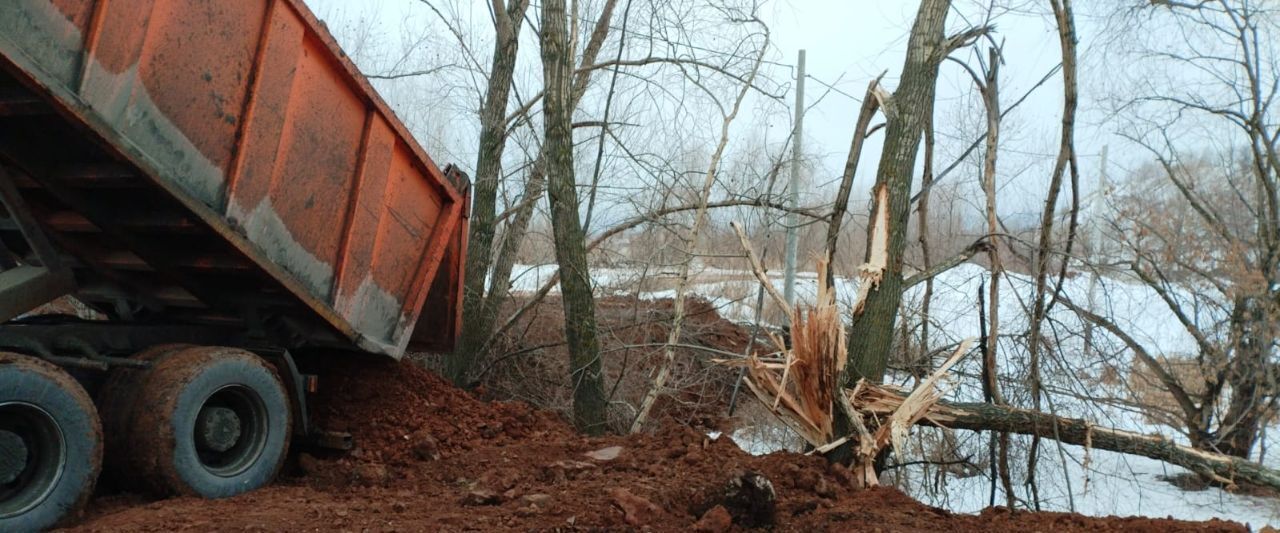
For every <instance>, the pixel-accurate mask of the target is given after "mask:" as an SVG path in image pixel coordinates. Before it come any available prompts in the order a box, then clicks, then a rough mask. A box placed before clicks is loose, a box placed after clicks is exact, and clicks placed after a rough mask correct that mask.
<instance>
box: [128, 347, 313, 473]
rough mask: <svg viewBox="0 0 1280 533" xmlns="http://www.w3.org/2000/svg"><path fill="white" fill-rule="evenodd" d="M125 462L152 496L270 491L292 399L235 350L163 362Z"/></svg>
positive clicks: (189, 352)
mask: <svg viewBox="0 0 1280 533" xmlns="http://www.w3.org/2000/svg"><path fill="white" fill-rule="evenodd" d="M135 393H136V395H137V396H136V398H134V400H133V402H134V407H133V408H132V411H133V412H132V414H131V415H130V416H129V420H128V423H127V426H128V430H127V431H126V433H125V441H124V445H125V447H126V449H128V450H129V451H128V452H127V454H126V455H125V456H124V457H122V458H116V459H115V460H119V462H120V463H122V464H123V465H124V466H125V467H126V469H128V470H129V471H130V472H131V473H132V474H133V476H134V477H135V478H136V479H137V480H138V481H141V483H142V484H143V486H144V487H145V488H148V489H150V490H151V491H152V492H154V493H156V494H158V495H162V496H167V495H192V496H202V497H205V498H225V497H228V496H234V495H237V494H241V493H244V492H248V491H251V490H254V489H257V488H259V487H262V486H264V485H266V484H268V483H270V482H271V481H272V480H273V479H275V476H276V474H277V473H278V472H279V471H280V467H281V465H283V464H284V460H285V455H286V453H287V452H288V448H289V440H290V436H291V433H292V420H291V411H290V405H289V399H288V395H287V394H286V392H285V388H284V385H282V384H281V381H280V378H279V376H278V375H277V374H276V371H275V369H274V368H272V366H271V365H269V364H268V363H266V362H265V361H263V360H262V359H261V358H259V357H258V356H256V355H254V354H252V353H249V352H246V351H244V350H238V349H233V348H219V347H206V346H196V347H188V348H183V349H180V350H177V351H175V352H172V353H168V354H166V355H164V356H163V357H159V358H157V360H156V361H155V365H154V366H152V367H151V369H150V370H149V371H148V372H146V373H145V376H144V377H143V379H142V380H141V383H140V385H139V387H138V388H137V390H136V391H135Z"/></svg>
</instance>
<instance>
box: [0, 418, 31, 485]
mask: <svg viewBox="0 0 1280 533" xmlns="http://www.w3.org/2000/svg"><path fill="white" fill-rule="evenodd" d="M28 457H29V452H28V451H27V443H26V442H25V441H23V440H22V437H21V436H19V435H18V434H17V433H14V432H12V431H6V430H3V429H0V485H4V484H9V483H13V482H14V480H16V479H18V476H19V475H22V471H23V470H26V469H27V458H28Z"/></svg>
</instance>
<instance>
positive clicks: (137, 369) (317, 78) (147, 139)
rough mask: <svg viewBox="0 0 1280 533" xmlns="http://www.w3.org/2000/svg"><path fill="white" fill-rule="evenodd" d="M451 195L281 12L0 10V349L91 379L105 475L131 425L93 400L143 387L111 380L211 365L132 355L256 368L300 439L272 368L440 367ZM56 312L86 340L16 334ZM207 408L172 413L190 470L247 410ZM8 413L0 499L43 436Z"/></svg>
mask: <svg viewBox="0 0 1280 533" xmlns="http://www.w3.org/2000/svg"><path fill="white" fill-rule="evenodd" d="M468 187H469V184H468V182H467V178H466V176H465V175H463V174H462V173H461V172H457V171H455V170H452V169H451V168H450V169H446V170H442V169H440V168H439V167H437V165H436V164H435V163H434V162H433V161H432V160H431V158H430V157H429V156H428V155H427V154H426V153H425V152H424V151H423V149H422V148H421V147H420V146H419V145H418V143H417V142H416V141H415V140H414V139H413V137H412V136H411V135H410V134H409V132H408V131H407V129H406V128H405V126H404V125H403V124H402V123H401V122H400V121H399V120H398V119H397V118H396V117H395V115H394V114H393V113H392V112H391V110H390V109H389V108H388V106H387V105H386V104H385V103H384V102H383V101H382V100H381V99H380V98H379V97H378V95H377V93H376V92H375V91H374V89H373V88H372V87H371V86H370V84H369V82H368V81H367V80H366V79H365V78H364V77H363V76H361V75H360V73H359V72H358V70H357V69H356V68H355V66H354V65H353V63H352V62H351V61H350V60H349V59H348V58H347V57H346V56H345V55H344V54H343V53H342V51H341V50H340V48H339V47H338V46H337V44H336V43H335V41H334V39H333V37H332V36H331V35H329V33H328V31H327V30H326V29H325V27H324V25H323V24H322V23H320V22H319V21H318V20H317V19H316V17H315V16H314V15H313V14H312V13H311V12H310V11H309V10H308V9H307V7H306V6H305V5H304V4H303V3H302V2H301V0H237V1H214V0H6V1H4V2H0V200H3V204H4V207H5V212H6V213H5V216H4V217H3V218H0V243H2V244H3V248H4V249H3V250H0V256H2V257H0V267H3V268H4V269H5V270H4V271H3V272H0V320H5V321H7V322H6V323H5V324H4V325H3V326H0V351H3V352H8V353H11V354H12V355H11V356H9V357H10V359H14V358H18V359H22V358H33V357H34V358H39V359H43V360H44V361H45V362H51V363H54V364H56V365H58V366H59V367H62V368H78V369H80V370H78V371H77V372H79V373H80V374H84V373H86V372H89V373H92V372H101V373H103V375H105V376H106V377H105V378H102V377H100V378H98V379H94V378H83V377H82V376H78V377H81V380H80V381H82V382H84V383H86V384H91V386H90V387H89V388H90V391H93V389H95V388H96V387H94V386H92V384H93V383H98V382H105V384H104V385H102V388H103V391H102V392H100V393H98V394H97V396H98V398H96V400H97V402H96V403H97V409H98V410H100V411H101V418H102V420H103V427H104V430H105V432H106V447H107V453H108V456H107V464H108V467H110V465H111V464H112V461H113V458H112V457H111V456H110V454H111V451H112V446H113V444H112V439H113V438H115V437H113V431H114V430H117V429H119V430H120V431H146V430H147V428H142V427H133V426H129V425H128V424H129V423H131V422H128V421H126V422H121V423H120V424H123V425H119V426H118V427H117V425H116V419H117V418H126V419H130V418H131V417H129V416H123V417H121V416H117V414H116V413H115V412H112V411H114V410H118V411H130V409H133V407H132V406H126V407H119V406H116V405H114V404H113V403H112V402H113V401H115V400H112V399H110V398H108V399H104V398H103V395H104V394H105V395H108V396H109V395H110V394H116V395H121V396H147V394H146V391H145V390H144V391H132V393H120V392H115V393H112V392H111V391H113V390H117V389H124V390H130V389H131V388H134V387H144V386H151V385H144V384H145V383H149V382H150V381H155V380H156V379H158V378H154V379H153V378H150V377H139V376H136V375H133V374H148V375H149V374H150V373H157V372H158V371H153V370H152V369H153V368H160V367H164V366H165V365H177V364H179V363H174V362H172V361H174V360H183V361H187V363H183V364H189V365H196V366H198V364H197V363H196V362H194V361H205V360H209V359H211V358H212V359H217V358H216V357H212V356H208V354H207V353H205V355H203V356H202V355H198V354H195V355H193V354H192V353H187V352H192V351H193V350H192V349H188V348H183V349H178V350H176V352H175V351H174V350H172V349H170V350H169V351H168V352H165V353H166V355H163V356H157V355H155V353H156V352H157V350H158V349H150V350H149V348H152V347H155V346H158V345H163V346H171V345H175V344H194V345H205V346H202V348H208V347H209V345H216V346H218V347H222V348H226V350H224V351H235V352H237V353H239V352H247V353H252V354H256V355H257V356H259V357H261V358H264V360H266V361H267V362H269V363H270V365H269V370H270V371H271V373H274V374H275V375H276V381H278V382H279V383H280V384H281V385H282V387H283V390H285V392H286V393H287V395H288V397H289V398H290V403H291V404H292V409H291V410H292V413H291V415H292V417H293V420H292V424H293V427H294V428H295V429H297V428H298V427H299V426H302V427H303V430H302V431H300V432H299V434H302V433H306V432H309V431H310V429H311V428H307V427H306V426H307V424H306V422H307V421H306V418H305V405H299V404H302V403H305V394H304V393H305V392H306V391H305V390H304V389H306V388H307V387H308V386H309V385H313V384H311V383H309V382H308V379H307V376H305V375H303V374H301V373H299V371H298V370H297V367H296V365H295V364H294V359H295V358H300V357H305V356H306V354H308V353H312V352H317V351H320V350H325V351H334V350H338V351H348V352H353V353H354V352H364V353H376V354H381V355H385V356H389V357H392V358H400V357H402V356H403V354H404V353H405V352H406V350H407V349H409V347H410V345H411V344H413V345H414V346H415V347H422V348H429V349H437V350H438V349H444V348H447V347H449V346H451V343H452V341H453V340H454V338H455V337H456V335H457V332H458V329H459V325H460V311H461V293H460V291H461V286H462V283H461V278H462V274H463V273H462V264H463V261H462V257H463V256H464V255H465V247H466V217H467V209H468V200H467V196H468V190H467V189H468ZM66 295H70V296H74V298H75V300H76V301H78V302H82V303H83V304H85V305H86V306H88V307H89V308H90V310H91V313H89V314H93V315H95V316H98V317H104V318H105V320H96V321H86V320H82V319H73V318H58V317H49V316H47V315H46V316H43V317H32V316H30V315H29V313H30V312H31V311H32V310H33V309H35V308H37V307H40V306H42V305H44V304H47V303H49V302H50V301H52V300H54V299H56V298H58V297H61V296H66ZM184 350H185V351H184ZM159 351H161V352H163V351H164V350H159ZM194 351H196V352H199V351H200V350H194ZM138 352H146V353H150V354H151V355H148V356H145V357H142V356H139V357H133V356H132V355H133V354H135V353H138ZM170 352H173V353H177V354H178V355H173V353H170ZM203 352H209V350H208V349H205V350H203ZM219 353H221V352H219ZM4 357H6V356H0V369H4V368H9V369H10V371H11V372H10V373H11V374H12V375H13V376H19V377H10V378H9V379H10V380H19V381H20V380H23V379H28V378H31V376H33V375H35V374H39V372H37V371H36V370H32V368H35V367H31V365H26V366H27V367H30V368H26V370H25V371H26V372H28V373H27V374H22V373H21V372H18V371H16V370H13V368H15V367H18V366H24V365H9V366H7V367H6V366H5V360H4ZM228 357H229V356H228ZM223 359H226V358H225V357H224V358H223ZM232 359H234V358H232ZM22 360H23V361H25V359H22ZM188 360H189V361H188ZM27 362H28V363H29V361H27ZM199 364H204V363H199ZM245 364H249V363H245ZM242 366H243V365H242ZM250 366H252V365H250ZM41 368H44V367H41ZM246 368H247V367H246ZM46 370H47V369H46ZM31 372H35V374H31ZM46 373H48V372H46ZM113 374H120V375H122V376H124V377H115V376H113ZM197 374H199V372H197ZM22 376H26V377H22ZM38 377H39V376H36V378H38ZM188 377H191V376H188ZM197 377H199V376H198V375H197ZM36 378H31V379H36ZM4 379H6V378H5V374H4V372H3V371H0V387H3V386H4V384H5V381H4ZM49 379H54V378H49ZM193 379H194V378H193ZM55 381H56V379H55ZM197 381H198V380H197ZM248 381H252V380H248ZM268 381H269V380H268ZM15 383H16V381H15ZM264 383H265V381H264ZM162 385H163V384H161V385H155V386H162ZM169 386H176V385H172V384H170V385H169ZM228 386H229V385H228ZM13 388H16V387H13ZM268 388H269V387H268ZM218 390H222V389H218ZM77 394H79V393H77ZM218 394H222V393H220V392H218V393H210V394H209V397H210V398H215V400H217V401H214V400H209V401H210V402H212V403H213V404H217V405H213V407H208V408H207V409H204V410H200V409H202V407H201V406H200V405H195V406H193V407H191V408H192V409H196V410H198V411H199V417H198V418H193V420H194V421H193V422H191V423H192V424H194V426H193V428H194V429H193V431H194V433H195V435H196V437H198V438H197V441H198V442H197V444H200V445H203V446H206V448H205V449H202V450H203V451H200V453H201V454H204V455H200V457H201V458H202V459H201V460H204V459H203V458H204V457H205V456H206V455H208V456H210V457H211V456H212V455H210V454H214V455H216V454H223V455H226V454H227V453H229V452H227V451H226V450H218V448H223V447H227V448H234V447H235V446H240V443H238V441H236V440H235V439H231V440H226V439H225V438H223V439H222V440H219V438H220V437H218V435H222V433H219V431H223V430H228V431H229V430H230V429H236V432H234V433H236V434H237V435H239V434H240V433H243V432H244V431H242V430H244V428H245V427H247V426H244V424H248V423H249V422H250V421H248V420H245V419H244V418H246V417H248V418H251V417H252V416H254V413H253V412H252V411H253V410H254V409H255V408H256V407H254V404H253V402H254V401H258V400H254V398H253V396H254V394H258V393H257V392H255V391H253V390H250V391H249V393H246V394H243V395H242V396H244V397H245V398H248V399H246V400H244V401H243V402H241V403H236V402H237V401H239V400H236V399H235V398H232V397H230V396H228V397H226V398H222V397H219V396H217V395H218ZM258 395H259V396H262V394H258ZM72 396H75V394H72ZM268 396H270V394H268ZM219 398H221V399H219ZM206 400H208V398H206ZM259 400H261V398H259ZM6 401H7V402H8V403H6ZM27 403H30V402H25V403H24V402H23V401H20V399H18V400H15V399H12V398H11V399H9V400H6V398H5V397H4V396H3V391H0V454H3V453H6V452H8V453H11V454H14V456H15V457H16V456H18V455H22V454H25V456H23V457H18V459H21V460H15V461H14V462H13V463H14V465H16V466H9V467H7V468H8V470H7V471H6V470H5V469H6V466H5V461H4V459H5V457H2V456H0V489H2V488H3V484H4V483H11V484H12V483H20V482H21V481H22V479H23V476H24V475H27V474H26V472H27V470H30V469H32V468H35V466H38V465H35V463H38V462H39V461H38V460H37V459H39V457H37V454H36V452H35V451H33V449H34V448H33V447H39V442H36V441H38V440H39V439H38V438H37V437H38V433H39V432H38V431H35V430H32V429H30V428H31V427H35V426H39V424H41V423H43V422H41V421H40V420H37V419H38V418H39V416H37V415H38V413H37V414H32V413H34V412H35V411H30V410H21V409H19V408H18V407H12V406H15V405H16V406H22V405H25V404H27ZM81 403H83V402H81ZM123 403H130V402H123ZM259 403H262V402H261V401H259ZM266 403H268V404H269V403H270V402H266ZM6 405H9V406H11V407H10V412H9V413H8V414H6V411H5V409H6V407H5V406H6ZM211 405H212V404H211ZM237 405H239V406H240V407H238V408H237V407H236V406H237ZM36 407H40V406H36ZM180 407H181V406H179V408H180ZM206 407H207V406H206ZM267 407H270V406H267ZM22 409H26V408H25V407H23V408H22ZM219 409H222V411H219ZM236 409H240V411H236ZM46 410H47V409H46ZM179 410H180V409H179ZM268 410H269V409H268ZM224 411H225V412H224ZM228 413H230V414H228ZM232 415H237V416H240V417H241V419H239V420H237V419H236V418H235V416H232ZM174 416H175V417H176V416H177V415H174ZM193 416H194V415H193ZM299 417H301V419H299ZM53 418H56V417H53ZM132 418H137V417H132ZM6 420H10V422H8V424H9V427H8V429H6V426H5V424H6V422H5V421H6ZM12 420H18V422H14V421H12ZM219 421H221V422H219ZM53 422H54V423H57V422H58V421H57V420H54V421H53ZM24 428H25V429H24ZM24 431H25V432H26V433H23V432H24ZM182 431H185V429H183V430H182ZM202 431H204V432H205V433H201V432H202ZM180 433H181V431H180ZM223 433H226V432H225V431H223ZM227 434H230V433H227ZM24 435H26V437H27V438H28V441H23V440H22V439H23V438H24ZM33 435H34V436H33ZM15 436H16V437H15ZM182 437H183V436H182V435H179V436H178V438H179V439H181V438H182ZM6 439H7V441H8V442H12V443H16V444H13V445H12V446H10V447H8V448H6V444H5V443H6ZM201 439H204V440H201ZM63 440H64V441H66V440H67V438H66V437H65V436H64V437H63ZM127 444H128V443H125V444H122V445H127ZM134 444H136V443H134ZM181 444H182V443H181V442H179V443H178V445H181ZM68 446H69V445H68V444H67V443H66V442H64V448H63V450H62V453H64V454H65V453H66V452H67V449H68ZM255 446H256V444H255ZM178 447H181V446H178ZM15 450H16V451H15ZM210 450H213V451H210ZM206 452H208V453H206ZM215 452H216V453H215ZM220 457H221V456H220ZM227 457H230V456H227ZM223 459H226V458H225V457H224V458H223ZM221 460H222V459H219V461H221ZM227 460H230V459H227ZM126 462H127V461H126ZM206 466H207V465H206ZM210 468H213V467H210ZM218 468H221V467H218ZM213 470H216V468H215V469H213ZM213 470H210V471H213ZM224 473H225V472H224ZM37 474H38V472H37ZM33 475H34V474H33ZM93 475H94V476H95V477H96V472H94V473H93ZM36 477H39V476H36ZM224 477H234V476H224ZM7 478H14V479H16V480H17V481H13V480H8V481H6V480H7ZM143 484H144V485H145V484H146V483H143ZM166 489H167V490H169V491H171V492H187V493H196V494H205V495H213V496H218V495H223V494H221V493H217V492H216V491H213V492H210V491H205V490H203V489H201V488H199V487H196V488H195V489H191V487H182V486H170V487H166ZM15 490H16V489H15ZM42 490H43V489H42ZM50 490H52V489H50ZM47 492H48V491H47ZM5 494H6V492H5V491H4V490H0V528H2V527H3V526H4V525H6V522H5V520H6V519H8V520H11V523H12V524H15V527H22V526H23V525H30V524H36V526H38V527H44V526H46V525H48V524H45V523H43V522H32V521H28V522H19V521H18V520H20V519H22V518H23V517H27V518H30V517H32V516H34V514H36V513H37V511H39V510H40V505H41V504H40V502H37V503H35V504H32V503H31V502H28V501H26V500H15V501H17V503H13V502H10V503H11V504H12V505H10V506H9V507H10V508H9V510H8V513H9V514H8V515H6V514H5V513H6V507H5V498H6V496H5ZM19 496H21V494H19ZM28 496H30V495H28ZM57 496H58V494H57V493H56V492H49V494H46V495H45V496H44V497H45V499H46V500H47V499H49V498H55V497H57ZM39 497H40V495H39V494H36V495H35V496H32V497H31V498H34V499H39ZM64 507H66V506H65V505H64ZM6 516H8V517H9V518H6ZM15 517H16V518H15Z"/></svg>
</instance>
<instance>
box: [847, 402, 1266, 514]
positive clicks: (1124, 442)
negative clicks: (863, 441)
mask: <svg viewBox="0 0 1280 533" xmlns="http://www.w3.org/2000/svg"><path fill="white" fill-rule="evenodd" d="M905 399H906V395H905V394H903V393H902V392H900V391H896V390H893V389H890V388H887V387H883V386H877V385H870V384H867V383H863V384H860V385H859V389H858V390H857V392H856V393H855V394H854V398H853V404H854V408H855V409H857V410H859V411H861V412H863V413H864V414H866V413H870V414H872V415H878V416H889V415H890V414H892V413H893V412H894V411H896V410H897V407H898V406H899V405H901V404H902V401H903V400H905ZM919 423H920V424H921V425H936V426H943V427H948V428H953V429H968V430H973V431H1005V432H1009V433H1018V434H1022V435H1038V436H1040V437H1042V438H1046V439H1055V440H1058V441H1060V442H1063V443H1066V444H1075V445H1079V446H1091V447H1093V448H1097V449H1099V450H1110V451H1113V452H1119V453H1126V454H1131V455H1140V456H1143V457H1149V458H1151V459H1156V460H1159V461H1164V462H1166V463H1170V464H1174V465H1178V466H1181V467H1183V468H1186V469H1188V470H1191V471H1192V472H1195V473H1197V474H1200V475H1203V476H1206V477H1208V478H1210V479H1214V480H1216V481H1218V482H1221V483H1225V484H1228V485H1230V484H1235V483H1240V482H1245V483H1249V484H1252V485H1258V486H1264V487H1270V488H1273V489H1280V471H1276V470H1272V469H1269V468H1266V467H1264V466H1262V465H1260V464H1258V463H1254V462H1252V461H1247V460H1245V459H1241V458H1239V457H1231V456H1227V455H1222V454H1217V453H1213V452H1207V451H1203V450H1197V449H1195V448H1192V447H1189V446H1181V445H1179V444H1177V443H1174V442H1173V441H1171V440H1168V439H1165V438H1163V437H1160V436H1154V435H1142V434H1139V433H1132V432H1128V431H1121V430H1118V429H1111V428H1106V427H1098V426H1095V425H1093V424H1091V423H1089V422H1087V421H1084V420H1080V419H1077V418H1066V417H1060V416H1053V415H1050V414H1047V413H1041V412H1037V411H1031V410H1027V409H1018V408H1016V407H1009V406H1003V405H994V404H989V403H948V402H940V403H938V404H937V405H935V406H933V407H932V408H931V409H930V410H929V412H928V414H926V415H925V417H924V418H922V419H921V421H920V422H919Z"/></svg>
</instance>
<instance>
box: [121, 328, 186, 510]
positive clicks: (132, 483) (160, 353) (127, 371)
mask: <svg viewBox="0 0 1280 533" xmlns="http://www.w3.org/2000/svg"><path fill="white" fill-rule="evenodd" d="M191 347H192V346H191V345H190V344H161V345H156V346H152V347H150V348H147V349H145V350H142V351H141V352H138V353H136V354H134V355H133V357H132V358H133V359H137V360H140V361H147V362H150V363H151V364H152V365H155V364H157V363H159V362H160V361H163V360H164V358H166V357H168V356H170V355H172V354H174V353H177V352H178V351H180V350H182V349H185V348H191ZM150 373H151V369H150V368H129V367H117V368H113V369H112V370H111V372H110V373H108V374H107V379H106V381H104V382H103V383H102V387H100V388H99V389H98V415H99V416H101V417H102V434H103V437H104V442H103V444H104V446H103V450H104V454H103V464H102V471H103V474H104V475H103V476H102V482H103V483H105V484H108V485H109V486H110V487H112V488H134V487H136V486H137V485H138V480H137V479H136V476H134V473H133V471H132V468H131V467H130V466H129V465H128V464H127V458H128V457H130V456H131V455H132V451H131V450H130V448H129V447H130V446H131V445H132V443H130V442H129V438H128V437H129V426H130V424H132V422H133V413H134V407H135V406H136V405H137V401H136V400H137V398H138V391H139V390H140V389H141V387H142V382H143V380H145V379H146V377H147V375H148V374H150Z"/></svg>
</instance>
